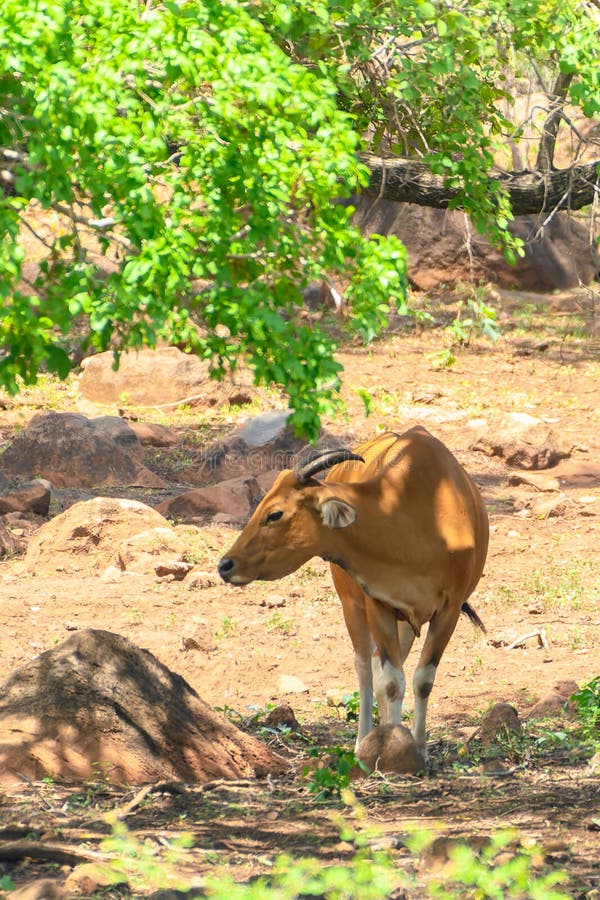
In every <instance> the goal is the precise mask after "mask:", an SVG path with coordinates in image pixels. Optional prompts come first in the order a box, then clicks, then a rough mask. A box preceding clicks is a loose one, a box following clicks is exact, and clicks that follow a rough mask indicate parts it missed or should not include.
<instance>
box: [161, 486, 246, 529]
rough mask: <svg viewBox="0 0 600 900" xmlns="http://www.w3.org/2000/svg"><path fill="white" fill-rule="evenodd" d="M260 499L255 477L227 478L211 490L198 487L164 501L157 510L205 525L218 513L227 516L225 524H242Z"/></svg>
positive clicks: (185, 520)
mask: <svg viewBox="0 0 600 900" xmlns="http://www.w3.org/2000/svg"><path fill="white" fill-rule="evenodd" d="M262 496H263V491H262V490H261V489H260V487H259V486H258V482H257V481H256V479H255V478H253V477H242V478H230V479H227V480H226V481H222V482H220V483H219V484H215V485H212V486H211V487H205V488H197V489H196V490H193V491H187V492H186V493H185V494H180V495H179V496H178V497H174V498H172V499H171V500H165V501H164V502H163V503H160V504H159V505H158V506H157V507H156V509H157V511H158V512H160V513H161V514H162V515H163V516H165V517H168V518H169V519H178V520H180V521H182V522H192V523H194V522H199V521H200V522H205V521H206V520H207V519H210V518H212V517H213V516H216V515H217V514H221V515H224V516H227V521H228V523H229V522H230V523H237V524H243V523H244V522H246V521H247V519H249V517H250V516H251V515H252V513H253V512H254V510H255V509H256V507H257V506H258V504H259V502H260V500H261V499H262ZM220 521H223V520H222V519H220Z"/></svg>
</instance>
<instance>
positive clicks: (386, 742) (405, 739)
mask: <svg viewBox="0 0 600 900" xmlns="http://www.w3.org/2000/svg"><path fill="white" fill-rule="evenodd" d="M356 755H357V757H358V759H359V760H360V762H361V763H363V765H365V766H366V767H367V769H369V771H370V772H375V771H377V772H384V773H394V774H397V775H416V774H417V773H418V772H420V771H422V770H423V769H424V768H425V759H424V757H423V754H422V753H421V751H420V750H419V749H418V747H417V745H416V744H415V740H414V738H413V736H412V734H411V733H410V731H409V729H408V728H406V727H405V726H404V725H379V726H377V728H373V730H372V731H370V732H369V733H368V734H367V736H366V737H365V738H363V740H362V741H361V742H360V745H359V747H358V751H357V753H356ZM357 775H358V776H359V777H360V775H359V773H357Z"/></svg>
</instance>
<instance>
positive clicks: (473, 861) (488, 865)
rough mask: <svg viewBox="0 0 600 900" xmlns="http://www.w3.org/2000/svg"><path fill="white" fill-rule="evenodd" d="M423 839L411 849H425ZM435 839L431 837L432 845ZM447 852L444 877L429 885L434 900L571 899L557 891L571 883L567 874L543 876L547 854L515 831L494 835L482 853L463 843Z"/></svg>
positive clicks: (457, 844)
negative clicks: (527, 843)
mask: <svg viewBox="0 0 600 900" xmlns="http://www.w3.org/2000/svg"><path fill="white" fill-rule="evenodd" d="M423 840H424V835H423V833H422V832H421V833H420V834H419V835H418V836H417V838H416V839H414V838H413V839H412V841H409V847H411V848H413V849H414V850H417V849H418V850H422V849H423ZM435 840H436V838H435V836H433V835H432V836H430V844H433V843H434V841H435ZM447 852H448V863H447V864H446V865H445V866H444V867H443V869H442V871H441V874H439V875H435V876H434V877H433V878H431V879H429V881H428V883H427V894H428V895H429V896H430V897H432V898H434V900H458V898H461V900H504V898H515V900H522V898H525V897H527V898H530V900H569V898H570V896H571V895H570V894H566V893H564V892H563V891H560V890H555V888H556V887H557V885H561V884H565V883H566V882H567V881H568V878H567V875H566V873H565V872H562V871H552V872H547V873H542V872H541V869H542V867H543V865H544V854H543V851H542V850H540V848H539V847H537V846H535V845H532V846H524V845H523V844H521V843H520V841H519V835H518V832H517V831H514V830H512V829H511V830H506V831H500V832H498V833H496V834H494V835H492V836H491V837H490V838H489V840H488V842H487V843H486V845H485V846H484V847H483V848H482V849H481V850H479V851H478V850H476V849H474V848H473V847H471V846H470V845H469V844H468V843H467V842H462V841H459V842H456V843H454V844H450V845H449V847H448V851H447Z"/></svg>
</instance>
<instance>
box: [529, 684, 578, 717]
mask: <svg viewBox="0 0 600 900" xmlns="http://www.w3.org/2000/svg"><path fill="white" fill-rule="evenodd" d="M578 690H579V685H578V684H577V682H576V681H572V680H568V679H567V680H565V681H557V682H556V683H555V685H554V687H553V688H552V690H551V691H549V692H548V693H547V694H545V695H544V696H543V697H542V698H541V699H540V700H538V701H537V703H536V704H535V705H534V706H533V707H532V708H531V709H530V710H529V712H528V713H527V716H526V718H527V719H546V718H550V717H551V716H564V715H570V714H572V713H573V712H574V711H575V704H574V703H573V702H572V701H571V695H572V694H574V693H576V692H577V691H578Z"/></svg>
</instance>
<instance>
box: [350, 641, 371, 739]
mask: <svg viewBox="0 0 600 900" xmlns="http://www.w3.org/2000/svg"><path fill="white" fill-rule="evenodd" d="M354 668H355V669H356V674H357V675H358V693H359V695H360V705H359V710H358V733H357V736H356V746H355V748H354V749H355V750H358V745H359V744H360V742H361V741H362V739H363V738H364V737H365V736H366V735H367V734H368V733H369V731H370V730H371V729H372V727H373V674H372V671H371V657H370V656H359V654H358V653H355V654H354Z"/></svg>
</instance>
